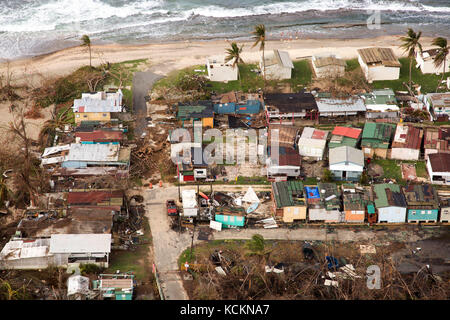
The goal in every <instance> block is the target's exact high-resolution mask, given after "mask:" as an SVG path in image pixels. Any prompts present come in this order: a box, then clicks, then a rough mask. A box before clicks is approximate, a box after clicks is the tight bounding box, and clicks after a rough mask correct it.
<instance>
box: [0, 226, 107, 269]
mask: <svg viewBox="0 0 450 320" xmlns="http://www.w3.org/2000/svg"><path fill="white" fill-rule="evenodd" d="M110 252H111V234H53V235H51V237H50V238H42V239H25V238H24V239H22V238H12V239H11V240H10V241H9V242H7V243H6V245H5V246H4V247H3V249H2V251H1V252H0V269H1V270H7V269H46V268H48V267H50V266H55V267H63V268H67V267H69V266H70V265H71V264H75V263H76V264H80V263H84V264H96V265H98V266H100V267H104V268H107V267H108V265H109V254H110Z"/></svg>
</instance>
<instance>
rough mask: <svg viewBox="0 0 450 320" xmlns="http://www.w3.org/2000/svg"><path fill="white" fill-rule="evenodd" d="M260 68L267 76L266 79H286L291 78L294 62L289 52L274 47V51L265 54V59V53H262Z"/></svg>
mask: <svg viewBox="0 0 450 320" xmlns="http://www.w3.org/2000/svg"><path fill="white" fill-rule="evenodd" d="M264 62H265V65H264ZM259 68H260V70H261V74H262V75H263V76H265V77H266V79H269V80H284V79H290V78H291V76H292V69H294V64H293V63H292V60H291V57H289V52H287V51H280V50H278V49H274V50H273V52H272V53H267V54H265V55H264V61H263V55H261V60H260V62H259ZM264 69H265V70H264Z"/></svg>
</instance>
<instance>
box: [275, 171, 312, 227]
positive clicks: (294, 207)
mask: <svg viewBox="0 0 450 320" xmlns="http://www.w3.org/2000/svg"><path fill="white" fill-rule="evenodd" d="M272 204H273V206H272V208H273V212H274V213H275V216H277V217H281V218H282V219H283V222H286V223H291V222H294V221H296V220H303V221H306V210H307V207H306V199H305V191H304V189H303V183H302V182H301V181H295V180H290V181H280V182H273V183H272Z"/></svg>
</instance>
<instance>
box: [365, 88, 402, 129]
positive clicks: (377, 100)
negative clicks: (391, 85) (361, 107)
mask: <svg viewBox="0 0 450 320" xmlns="http://www.w3.org/2000/svg"><path fill="white" fill-rule="evenodd" d="M361 98H362V99H363V100H364V104H365V105H366V118H367V120H371V121H376V120H375V119H385V120H389V122H397V121H398V118H399V112H400V108H399V106H398V101H397V98H396V97H395V93H394V91H393V90H392V89H378V90H373V91H372V92H370V93H366V94H361Z"/></svg>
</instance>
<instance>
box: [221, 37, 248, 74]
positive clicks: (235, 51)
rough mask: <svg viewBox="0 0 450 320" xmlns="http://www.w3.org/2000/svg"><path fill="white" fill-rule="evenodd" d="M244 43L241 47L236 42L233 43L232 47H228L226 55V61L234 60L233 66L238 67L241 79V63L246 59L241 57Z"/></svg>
mask: <svg viewBox="0 0 450 320" xmlns="http://www.w3.org/2000/svg"><path fill="white" fill-rule="evenodd" d="M243 47H244V45H242V46H241V47H240V48H239V47H238V45H237V44H236V42H232V43H231V48H230V49H227V50H226V51H227V53H228V55H227V56H226V57H225V62H228V61H230V60H233V59H234V60H233V68H236V67H237V68H238V76H239V79H241V75H240V73H239V63H244V60H242V58H241V53H242V48H243Z"/></svg>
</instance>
